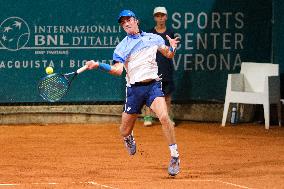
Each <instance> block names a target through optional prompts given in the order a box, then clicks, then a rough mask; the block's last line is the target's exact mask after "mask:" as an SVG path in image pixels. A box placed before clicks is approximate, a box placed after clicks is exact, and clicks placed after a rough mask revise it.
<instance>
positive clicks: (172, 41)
mask: <svg viewBox="0 0 284 189" xmlns="http://www.w3.org/2000/svg"><path fill="white" fill-rule="evenodd" d="M166 38H167V39H168V40H169V42H170V45H171V47H173V48H177V45H178V43H179V38H178V37H175V38H174V39H172V38H170V36H168V35H166Z"/></svg>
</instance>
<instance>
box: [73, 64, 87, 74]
mask: <svg viewBox="0 0 284 189" xmlns="http://www.w3.org/2000/svg"><path fill="white" fill-rule="evenodd" d="M87 68H88V66H87V65H85V66H83V67H81V68H79V69H78V70H77V71H76V73H77V74H79V73H82V72H83V71H85V70H87Z"/></svg>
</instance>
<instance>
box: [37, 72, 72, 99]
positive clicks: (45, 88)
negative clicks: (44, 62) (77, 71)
mask: <svg viewBox="0 0 284 189" xmlns="http://www.w3.org/2000/svg"><path fill="white" fill-rule="evenodd" d="M68 86H69V83H68V80H66V78H64V77H63V76H62V75H53V76H50V77H46V78H44V79H43V80H42V81H41V82H40V84H39V93H40V95H41V96H42V97H43V98H44V99H46V100H48V101H51V102H54V101H57V100H59V99H61V98H62V97H63V96H64V95H65V93H66V92H67V90H68Z"/></svg>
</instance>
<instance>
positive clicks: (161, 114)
mask: <svg viewBox="0 0 284 189" xmlns="http://www.w3.org/2000/svg"><path fill="white" fill-rule="evenodd" d="M150 107H151V109H152V110H153V112H154V113H155V114H156V115H157V117H158V118H159V120H160V122H161V124H162V129H163V132H164V135H165V137H166V139H167V142H168V144H169V145H171V144H175V143H176V140H175V132H174V127H173V125H172V122H171V120H170V117H169V114H168V110H167V104H166V101H165V98H164V97H156V98H155V99H154V101H153V102H152V104H151V106H150Z"/></svg>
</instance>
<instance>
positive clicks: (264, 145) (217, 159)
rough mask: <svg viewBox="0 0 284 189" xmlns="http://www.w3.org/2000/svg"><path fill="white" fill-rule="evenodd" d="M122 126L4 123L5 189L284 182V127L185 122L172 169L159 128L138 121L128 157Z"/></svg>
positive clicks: (1, 163)
mask: <svg viewBox="0 0 284 189" xmlns="http://www.w3.org/2000/svg"><path fill="white" fill-rule="evenodd" d="M118 127H119V124H107V123H106V124H82V125H75V124H64V125H55V124H50V125H44V126H40V125H18V126H15V125H14V126H11V125H10V126H5V125H4V126H0V144H1V149H0V167H1V169H0V189H3V188H5V189H6V188H9V189H10V188H12V189H18V188H33V189H37V188H47V189H49V188H56V189H63V188H64V189H65V188H68V189H73V188H74V189H78V188H79V189H80V188H84V189H87V188H88V189H89V188H90V189H93V188H100V189H104V188H108V189H114V188H116V189H130V188H135V189H144V188H145V189H148V188H155V189H164V188H165V189H171V188H175V189H182V188H225V189H227V188H230V189H238V188H269V189H271V188H284V128H283V127H282V128H279V127H278V126H272V127H271V129H270V130H268V131H267V130H265V129H264V125H254V124H251V125H248V124H239V125H237V126H231V125H228V126H227V127H224V128H223V127H220V123H214V124H212V123H190V122H183V123H180V124H179V125H178V127H176V137H177V142H178V147H179V152H180V157H181V172H180V174H179V175H178V176H176V177H175V178H172V177H169V176H168V175H167V166H168V162H169V149H168V146H167V143H166V141H165V138H164V136H163V134H162V130H161V126H160V125H159V124H156V125H154V126H152V127H144V126H143V125H142V123H141V122H137V123H136V126H135V129H134V134H135V138H136V142H137V150H138V151H137V154H136V155H135V156H131V157H130V156H129V155H128V153H127V151H126V149H125V147H124V145H123V142H122V138H121V137H120V135H119V130H118Z"/></svg>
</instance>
